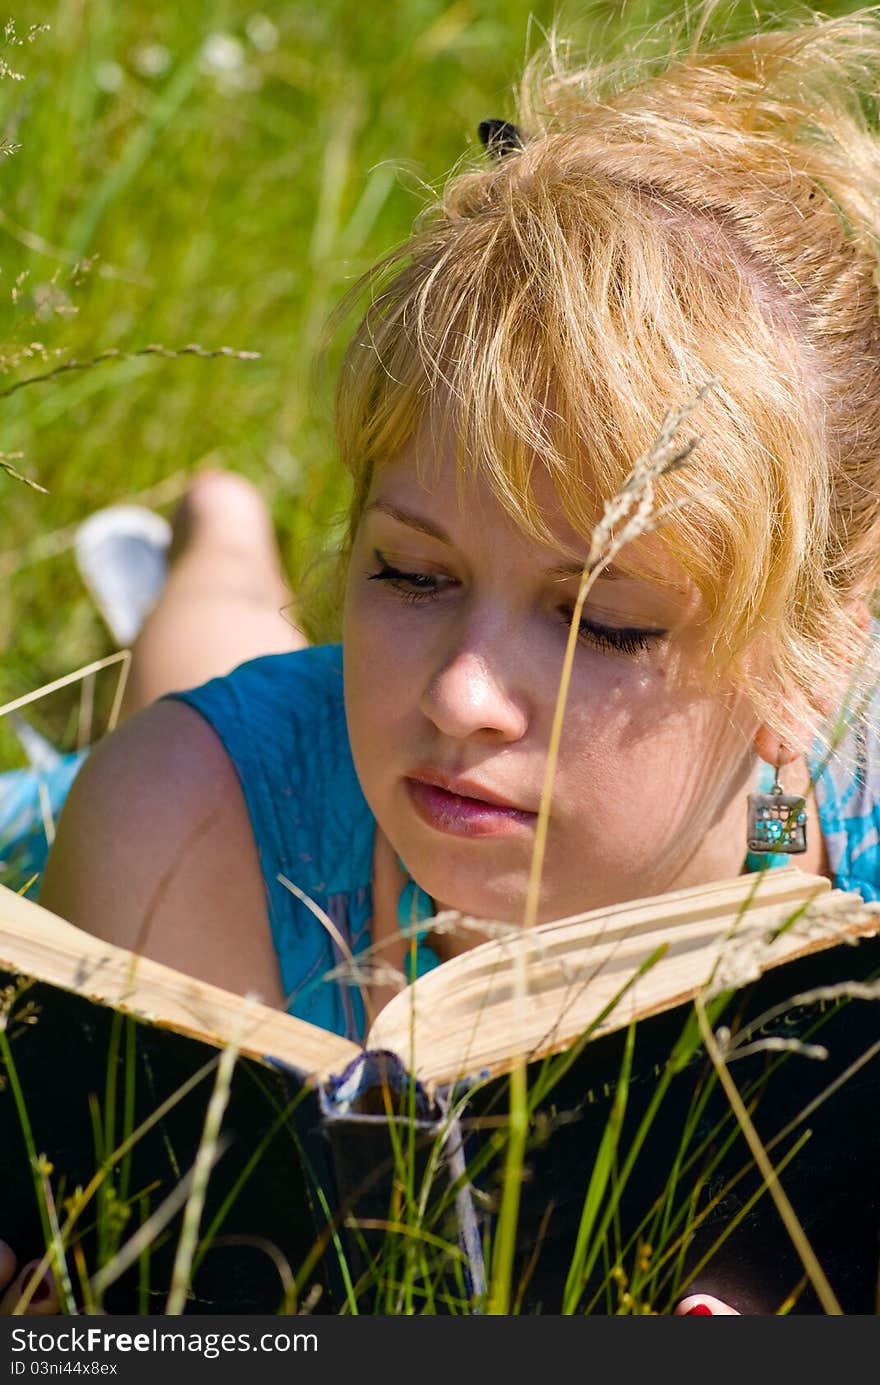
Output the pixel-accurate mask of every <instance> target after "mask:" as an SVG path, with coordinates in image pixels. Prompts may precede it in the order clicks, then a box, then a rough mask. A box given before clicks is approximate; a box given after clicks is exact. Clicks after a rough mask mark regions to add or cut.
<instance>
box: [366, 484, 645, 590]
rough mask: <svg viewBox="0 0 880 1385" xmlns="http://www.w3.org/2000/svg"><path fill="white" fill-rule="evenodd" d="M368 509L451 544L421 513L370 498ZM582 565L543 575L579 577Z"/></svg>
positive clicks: (608, 572) (612, 572)
mask: <svg viewBox="0 0 880 1385" xmlns="http://www.w3.org/2000/svg"><path fill="white" fill-rule="evenodd" d="M370 510H381V511H382V513H383V514H385V515H390V516H391V518H392V519H396V520H397V521H398V522H399V523H400V524H406V525H408V526H409V528H410V529H417V530H418V531H419V533H420V534H427V535H428V537H429V538H432V539H439V541H440V542H441V543H446V544H449V546H450V547H452V546H453V544H452V539H451V538H450V537H449V535H448V534H447V533H446V530H445V529H441V528H440V526H439V524H433V523H432V522H431V520H429V519H423V518H422V517H421V515H416V514H413V512H412V511H411V510H401V509H400V507H399V506H397V505H392V504H391V502H390V500H372V501H370V504H369V505H367V506H365V508H364V514H368V513H369V511H370ZM584 566H585V562H583V563H558V564H557V565H556V566H555V567H548V568H546V569H545V570H544V576H545V577H551V578H554V577H558V578H563V577H580V576H581V574H582V572H583V570H584ZM622 575H623V574H622V573H621V572H619V571H618V569H617V568H613V567H606V568H603V569H602V573H601V576H602V577H605V578H607V579H608V581H609V582H613V581H616V580H617V579H618V578H620V577H621V576H622Z"/></svg>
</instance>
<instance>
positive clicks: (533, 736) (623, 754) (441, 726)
mask: <svg viewBox="0 0 880 1385" xmlns="http://www.w3.org/2000/svg"><path fill="white" fill-rule="evenodd" d="M417 446H419V443H418V440H415V441H414V442H413V443H412V444H411V446H410V447H409V448H408V449H407V450H406V451H405V452H404V453H403V454H401V455H400V456H399V457H398V458H397V459H395V460H394V461H393V462H390V463H387V464H386V465H384V466H382V467H381V468H378V469H377V472H376V474H375V476H374V478H373V483H372V486H371V489H370V493H369V496H368V498H367V503H366V507H365V511H364V515H363V518H362V520H361V523H360V527H359V529H358V533H357V536H356V539H355V543H354V546H353V550H352V557H351V566H350V570H349V577H348V585H347V590H346V601H345V620H344V643H343V647H344V661H345V706H346V715H347V719H348V728H349V734H350V739H351V747H352V753H353V756H354V763H355V767H356V769H357V773H358V777H359V779H360V782H361V785H362V788H363V791H364V795H365V797H366V799H367V802H368V804H369V806H370V808H371V810H372V812H373V814H374V816H375V818H376V820H377V822H378V823H379V825H380V827H381V828H382V830H383V831H384V833H385V835H386V836H387V837H388V839H389V841H390V842H391V845H392V846H393V847H394V849H395V850H396V851H397V853H398V854H399V855H400V856H401V858H402V859H403V861H404V862H405V863H406V866H407V867H408V869H409V871H410V872H411V874H412V875H413V877H414V879H415V880H417V881H418V883H419V884H420V885H421V886H422V887H423V889H425V890H427V891H428V893H429V894H430V895H431V896H432V897H433V898H434V900H435V901H436V903H437V905H438V908H439V907H446V908H454V909H459V910H461V911H462V912H465V913H469V914H473V915H475V916H477V917H480V918H493V919H499V920H504V921H508V922H519V921H521V920H522V917H523V911H524V904H525V898H526V889H527V884H528V879H529V867H530V861H531V858H532V852H533V848H534V845H535V831H536V824H537V813H538V806H539V803H540V801H541V792H542V788H543V784H544V775H545V769H546V766H547V759H548V748H549V745H550V737H551V727H552V724H553V716H554V709H555V707H556V701H557V694H558V689H559V679H560V675H561V671H562V664H563V657H564V654H565V648H566V641H567V638H568V627H569V624H570V620H571V615H572V611H573V609H574V602H575V598H576V595H577V590H578V579H579V569H578V571H576V572H575V571H573V572H572V573H571V574H570V575H564V574H560V573H557V572H553V571H552V569H553V568H556V567H559V566H560V565H561V564H563V563H565V562H566V561H568V560H569V555H570V552H571V550H572V549H574V551H575V552H577V553H579V554H580V555H581V564H580V566H582V565H583V560H584V558H585V556H586V552H587V547H588V545H587V544H586V543H585V542H584V540H583V539H580V538H579V537H578V535H577V534H576V533H575V531H574V530H573V529H572V528H571V527H570V526H569V525H568V523H567V521H566V520H565V518H564V514H563V512H562V510H561V507H560V505H559V503H558V500H557V499H556V496H555V494H554V492H553V488H552V485H551V484H550V482H549V480H548V479H546V478H543V477H542V480H543V481H544V484H543V485H542V484H541V482H540V481H539V483H538V484H537V485H536V498H537V500H538V502H539V504H540V505H541V507H542V512H543V514H544V516H545V518H546V519H547V522H548V524H549V526H550V528H551V531H552V532H553V533H554V534H555V535H557V536H558V538H559V548H558V549H557V548H556V547H555V546H554V547H548V546H544V545H541V544H538V543H536V542H535V541H534V540H532V539H531V538H528V537H527V536H525V535H524V534H523V533H522V531H521V530H519V529H518V528H517V527H516V525H515V524H514V522H513V521H512V520H511V519H510V518H509V517H508V516H507V515H506V514H505V512H504V510H503V509H502V508H501V506H500V505H499V504H498V502H497V501H496V500H495V499H494V497H493V496H492V493H491V491H490V490H489V488H488V486H487V485H486V484H485V483H484V482H483V481H481V480H479V481H476V482H475V483H473V485H469V487H468V489H467V490H466V492H465V495H464V499H463V503H462V506H461V508H459V502H458V497H457V493H456V474H457V470H456V462H455V455H454V448H452V447H451V446H448V445H447V446H446V447H445V448H443V449H442V452H441V455H440V457H439V458H438V469H437V472H436V473H435V474H434V475H431V471H432V469H431V468H425V473H426V480H425V484H424V485H422V483H421V482H420V481H419V478H418V476H417V474H416V466H415V458H416V450H415V449H416V447H417ZM629 551H630V552H632V553H633V554H636V553H641V554H643V555H645V556H649V555H652V556H653V558H654V561H655V568H656V569H657V570H660V560H659V559H658V558H657V554H658V553H659V549H658V547H657V544H656V540H654V539H652V538H651V537H650V536H645V537H643V538H641V539H638V540H635V542H634V544H633V545H632V547H631V549H630V550H629ZM665 570H666V572H667V574H669V567H668V564H667V566H666V569H665ZM669 575H670V576H671V574H669ZM698 615H699V605H698V599H695V594H694V592H693V591H690V592H688V591H687V589H686V587H685V586H684V584H682V586H681V587H678V588H677V587H675V586H673V585H672V584H671V583H670V582H667V583H663V584H661V583H660V582H657V581H648V580H638V581H637V580H635V579H631V578H628V577H624V576H622V575H621V576H616V577H611V576H609V575H605V574H603V575H601V576H600V577H599V579H598V580H597V582H596V584H595V586H594V587H593V588H592V591H591V593H590V595H589V596H588V598H587V603H586V605H585V607H584V610H583V621H584V624H583V627H582V630H581V633H580V634H579V637H578V642H577V646H576V650H575V656H574V664H573V668H572V673H571V682H570V686H569V691H568V698H567V703H566V709H565V716H564V721H563V726H562V737H561V742H560V750H559V758H558V763H557V769H556V775H555V780H554V785H553V796H552V801H551V810H550V818H549V827H548V835H547V844H546V853H545V859H544V870H543V879H542V888H541V896H540V907H539V911H538V917H539V920H546V919H551V918H561V917H564V916H566V915H568V914H574V913H578V912H580V911H582V910H587V909H592V908H599V907H602V906H604V905H607V904H611V903H617V902H621V901H624V900H627V899H634V898H638V897H641V896H648V895H653V894H661V893H665V892H666V891H668V890H672V889H676V888H681V887H684V886H687V885H691V884H698V883H702V882H706V881H711V880H716V879H721V878H724V877H725V876H732V875H737V874H738V873H739V872H740V870H741V867H742V862H743V856H744V851H745V821H746V804H745V799H746V795H747V793H748V792H749V789H750V788H751V784H750V782H749V781H750V778H751V772H752V768H753V766H754V762H755V757H754V750H753V747H752V744H751V741H752V737H753V736H754V733H755V731H756V729H757V724H758V723H757V718H756V717H755V714H754V712H753V710H752V709H751V708H750V705H749V704H748V703H747V702H746V700H745V698H744V697H743V696H742V695H741V694H736V693H734V691H733V690H732V689H730V690H729V692H726V693H725V692H722V693H719V692H715V693H714V694H710V693H708V692H707V691H706V690H705V688H703V687H701V686H700V683H699V671H700V660H699V655H698V652H697V646H696V639H695V633H696V624H695V622H696V619H697V618H698ZM682 621H683V622H684V624H683V626H682V625H681V622H682ZM676 623H679V626H680V628H679V630H678V632H677V633H673V634H672V635H667V634H666V633H665V632H667V631H669V630H670V629H671V627H672V626H673V625H675V624H676ZM633 631H636V632H640V633H638V634H637V635H633V634H632V633H631V632H633ZM429 779H434V780H435V781H436V780H438V779H439V780H445V782H446V783H447V784H449V783H450V782H453V783H454V781H457V780H459V781H460V780H465V781H466V782H465V783H464V784H461V783H460V784H459V785H458V787H459V789H460V791H461V792H460V793H459V794H454V793H450V792H447V791H444V789H443V788H442V787H438V786H437V784H436V782H435V784H434V786H431V785H429V784H428V783H427V782H425V781H426V780H429ZM481 794H486V795H487V796H488V797H489V798H494V799H496V800H499V799H500V800H502V801H503V803H504V804H506V805H510V806H509V807H507V808H506V809H500V810H499V808H498V807H497V806H496V807H494V808H493V807H492V806H490V805H489V804H487V803H486V802H485V801H483V802H482V803H481V802H480V801H479V800H480V795H481ZM475 800H477V801H475ZM513 810H516V811H513Z"/></svg>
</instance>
